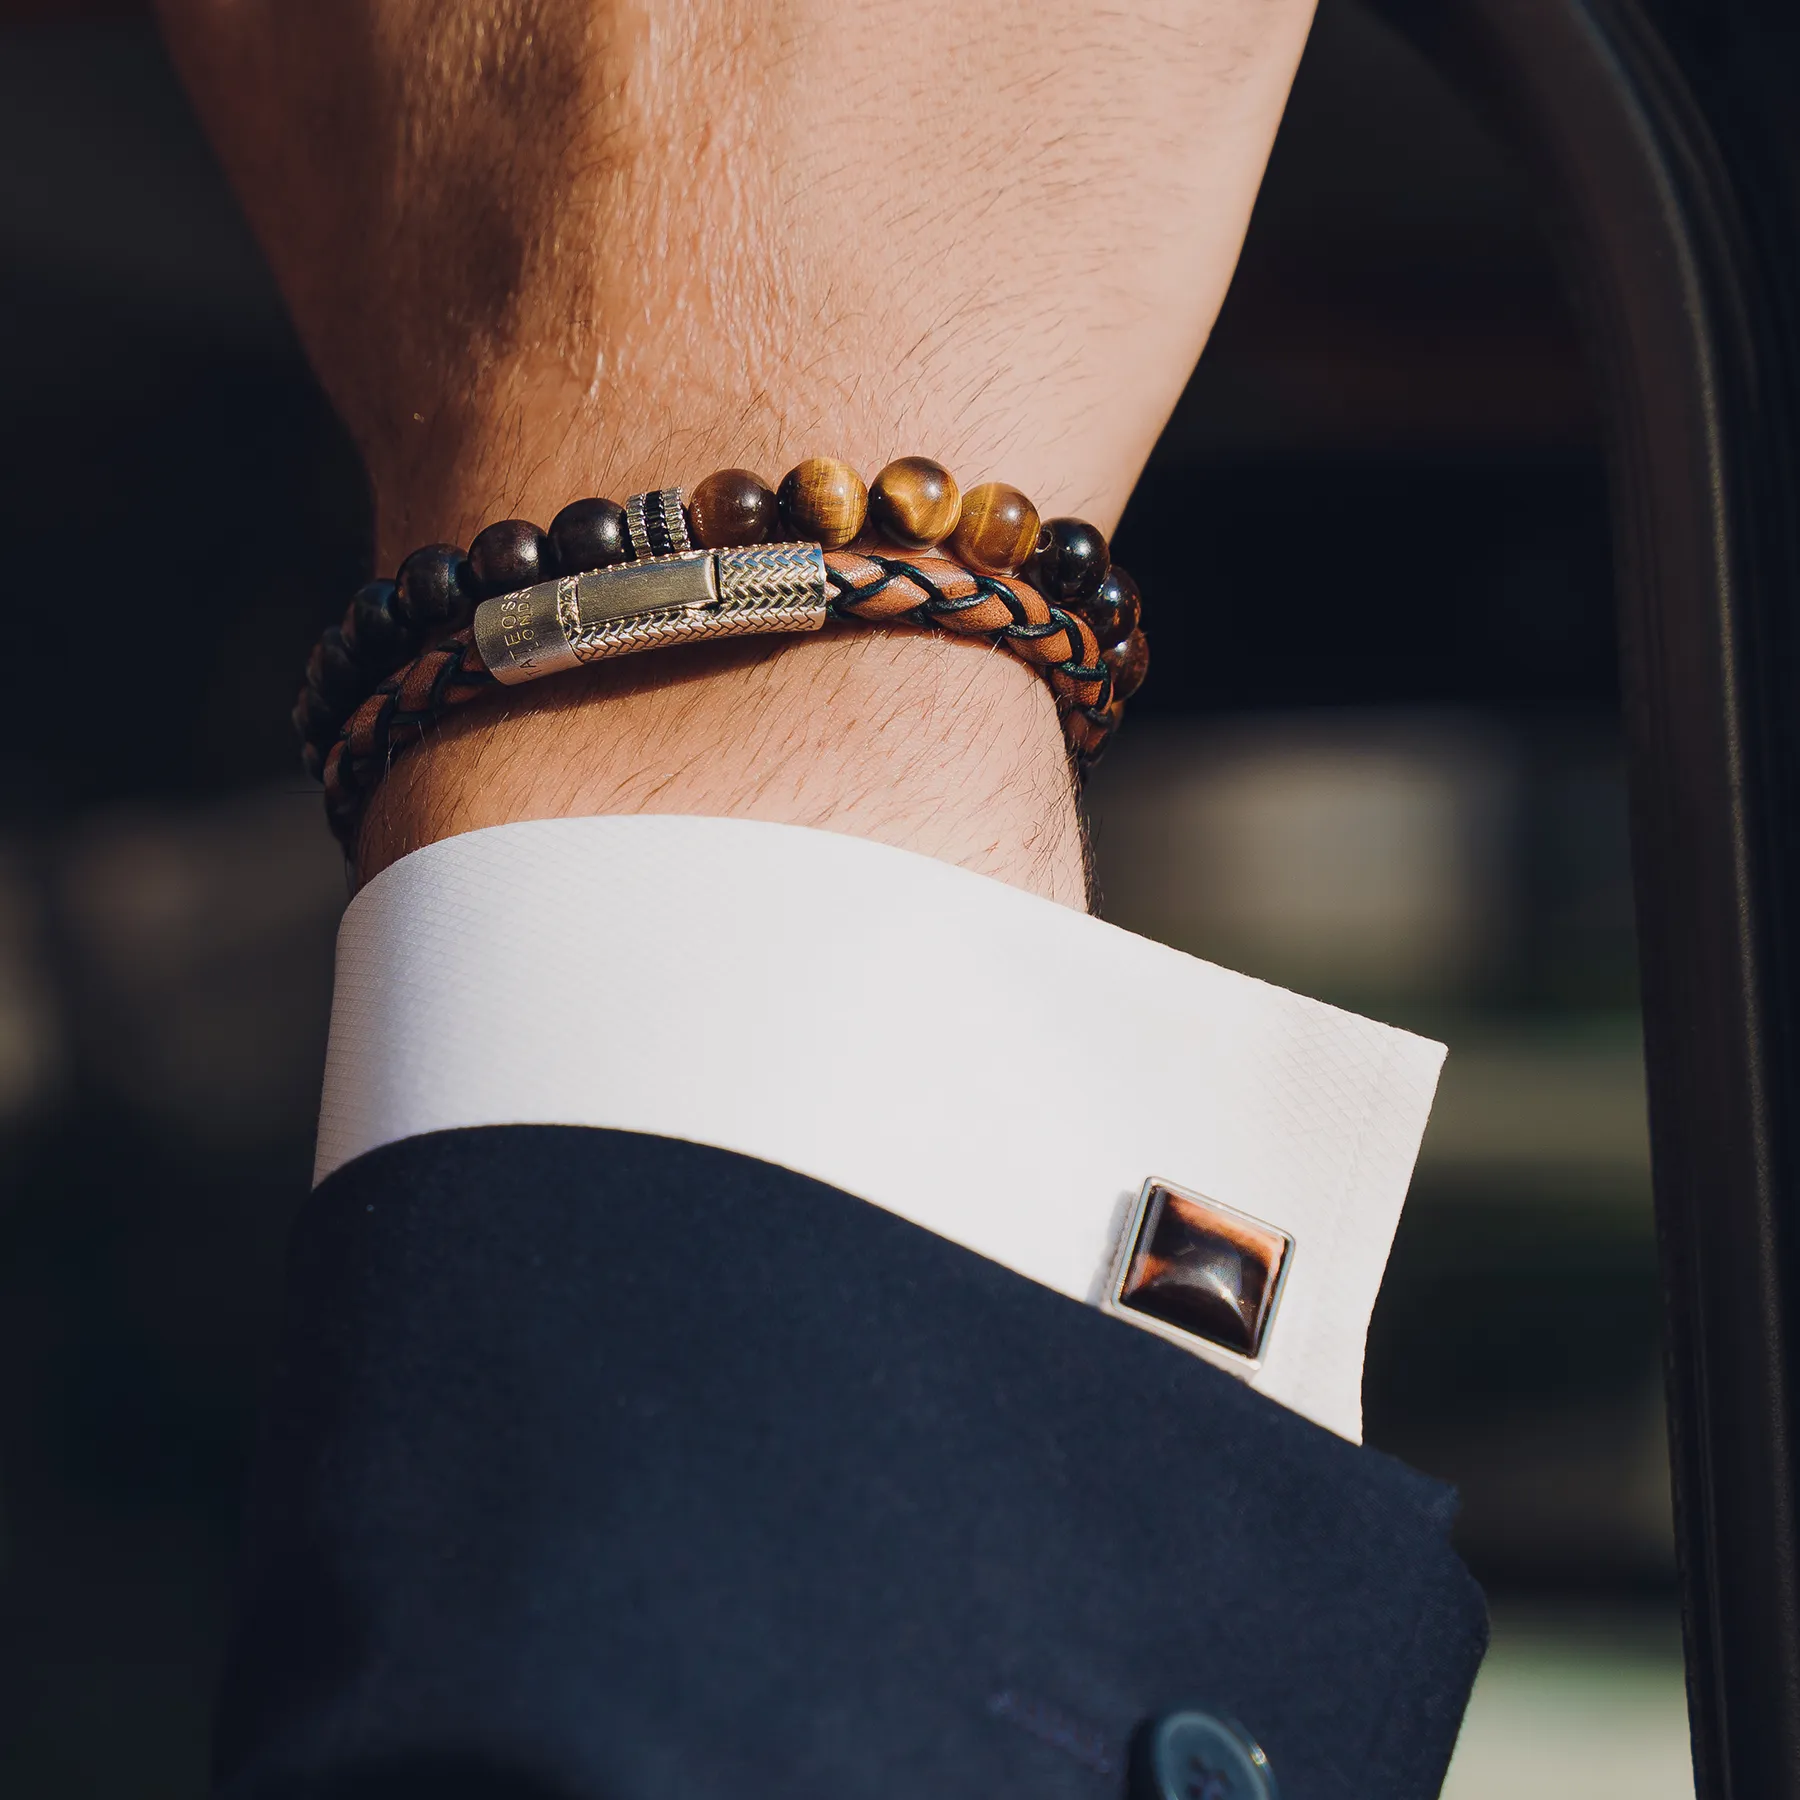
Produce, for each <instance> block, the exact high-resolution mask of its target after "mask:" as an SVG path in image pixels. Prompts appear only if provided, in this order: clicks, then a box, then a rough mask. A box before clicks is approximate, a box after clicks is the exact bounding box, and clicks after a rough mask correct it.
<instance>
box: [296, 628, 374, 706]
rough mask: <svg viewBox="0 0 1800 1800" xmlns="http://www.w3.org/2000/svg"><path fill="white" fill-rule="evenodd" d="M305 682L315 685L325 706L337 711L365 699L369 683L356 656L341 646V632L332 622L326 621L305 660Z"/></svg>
mask: <svg viewBox="0 0 1800 1800" xmlns="http://www.w3.org/2000/svg"><path fill="white" fill-rule="evenodd" d="M306 683H307V686H308V687H312V688H317V689H318V691H319V693H320V694H322V695H323V696H324V698H325V702H326V704H327V705H328V706H332V707H335V708H336V709H337V710H338V711H339V712H348V711H349V710H350V708H351V707H353V706H358V705H360V704H361V703H362V701H364V700H365V699H366V698H367V697H368V695H369V691H370V687H371V685H372V684H371V683H370V681H369V679H368V676H367V675H366V674H365V673H364V671H363V670H361V669H359V668H358V667H357V666H356V659H355V658H354V657H353V656H351V654H350V652H349V651H348V650H347V649H346V648H345V647H344V634H343V632H341V631H340V630H339V629H338V628H337V626H335V625H327V626H326V627H325V629H324V631H323V632H321V633H320V635H319V641H318V643H316V644H315V645H314V646H313V653H312V655H311V656H309V657H308V658H307V660H306Z"/></svg>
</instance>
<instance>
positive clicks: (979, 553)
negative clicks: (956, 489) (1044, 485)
mask: <svg viewBox="0 0 1800 1800" xmlns="http://www.w3.org/2000/svg"><path fill="white" fill-rule="evenodd" d="M1038 531H1039V523H1038V513H1037V508H1036V507H1035V506H1033V505H1032V504H1031V502H1030V501H1029V500H1027V499H1026V498H1025V496H1024V495H1023V494H1021V493H1020V492H1019V490H1018V489H1017V488H1016V487H1008V486H1007V485H1006V483H1005V482H1004V481H984V482H983V483H982V484H981V486H980V487H974V488H970V489H969V491H968V492H967V493H966V494H964V495H963V498H962V515H961V517H959V518H958V519H957V521H956V529H955V531H953V532H952V533H951V534H950V554H951V555H952V556H954V557H955V558H956V560H957V561H958V562H960V563H962V564H963V565H964V566H965V567H966V568H970V569H977V570H979V571H980V572H981V573H982V574H983V575H1010V574H1012V572H1013V571H1014V570H1015V569H1017V568H1019V567H1020V566H1021V565H1022V564H1023V563H1025V562H1026V561H1027V560H1028V559H1029V558H1030V556H1031V554H1032V552H1033V551H1034V550H1035V549H1036V548H1037V541H1038Z"/></svg>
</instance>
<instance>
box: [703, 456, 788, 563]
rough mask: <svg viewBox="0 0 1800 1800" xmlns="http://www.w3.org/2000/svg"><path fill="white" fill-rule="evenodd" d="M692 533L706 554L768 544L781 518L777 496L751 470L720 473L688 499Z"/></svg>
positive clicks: (705, 482)
mask: <svg viewBox="0 0 1800 1800" xmlns="http://www.w3.org/2000/svg"><path fill="white" fill-rule="evenodd" d="M687 511H688V531H689V533H690V534H691V535H692V537H693V540H694V542H695V543H696V544H697V545H699V547H700V548H701V549H702V550H730V549H734V548H736V547H738V546H740V545H744V544H766V543H767V542H768V541H769V538H770V536H771V535H772V534H773V532H774V530H775V520H776V518H777V516H778V512H777V508H776V505H775V496H774V495H773V494H772V493H771V492H770V491H769V490H768V489H767V488H766V487H764V486H763V484H762V482H761V481H759V480H758V479H757V477H756V476H754V475H752V474H751V473H750V471H749V470H748V469H720V470H718V471H717V472H716V473H714V474H711V475H709V476H707V478H706V479H705V480H704V481H703V482H701V483H700V485H699V486H698V487H697V488H695V489H694V491H693V492H692V493H691V494H689V495H688V503H687Z"/></svg>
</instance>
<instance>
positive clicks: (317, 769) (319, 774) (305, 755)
mask: <svg viewBox="0 0 1800 1800" xmlns="http://www.w3.org/2000/svg"><path fill="white" fill-rule="evenodd" d="M300 767H301V768H302V769H304V770H305V771H306V779H307V780H308V781H323V780H324V779H325V752H324V751H323V750H321V749H320V748H319V746H318V745H317V744H302V745H301V746H300Z"/></svg>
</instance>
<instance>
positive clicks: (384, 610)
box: [343, 581, 417, 676]
mask: <svg viewBox="0 0 1800 1800" xmlns="http://www.w3.org/2000/svg"><path fill="white" fill-rule="evenodd" d="M396 593H397V590H396V589H395V587H394V584H393V583H392V582H391V581H365V582H364V583H363V585H362V586H361V587H359V588H358V589H357V590H356V592H355V594H354V595H353V596H352V597H351V601H350V610H349V611H348V612H346V613H345V614H344V627H343V629H344V641H345V643H346V644H348V645H349V648H350V654H351V655H352V656H354V657H355V658H356V660H357V662H358V663H360V664H361V665H362V667H363V668H365V669H368V670H370V671H372V672H373V673H374V674H375V675H377V676H380V675H391V674H393V672H394V671H395V670H396V669H397V668H399V667H400V665H401V664H402V663H403V662H406V661H407V660H408V659H409V658H410V657H411V656H412V654H413V647H414V644H415V643H416V641H417V640H416V639H415V638H414V636H413V634H412V633H411V632H410V631H408V630H407V628H406V627H405V626H404V625H403V624H402V623H401V622H400V614H399V612H398V611H397V610H396V604H395V596H396Z"/></svg>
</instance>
